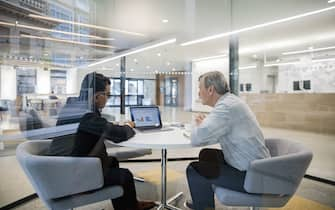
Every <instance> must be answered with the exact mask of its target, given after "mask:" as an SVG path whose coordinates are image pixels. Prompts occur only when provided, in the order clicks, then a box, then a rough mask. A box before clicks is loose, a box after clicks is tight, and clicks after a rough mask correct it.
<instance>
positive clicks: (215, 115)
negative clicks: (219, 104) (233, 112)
mask: <svg viewBox="0 0 335 210" xmlns="http://www.w3.org/2000/svg"><path fill="white" fill-rule="evenodd" d="M201 118H202V119H201ZM196 123H197V125H196V126H195V127H194V128H193V129H192V135H191V143H192V145H196V146H201V145H209V144H215V143H218V141H219V139H220V138H221V137H222V136H223V135H224V134H226V133H227V132H228V131H229V130H230V127H231V126H230V118H229V111H228V110H213V111H212V112H211V113H210V114H209V115H208V116H207V117H206V118H203V117H198V118H196Z"/></svg>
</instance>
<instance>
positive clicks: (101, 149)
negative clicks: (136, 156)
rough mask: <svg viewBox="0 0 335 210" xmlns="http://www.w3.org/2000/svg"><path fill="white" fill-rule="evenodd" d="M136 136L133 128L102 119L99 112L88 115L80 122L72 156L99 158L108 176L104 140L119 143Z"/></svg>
mask: <svg viewBox="0 0 335 210" xmlns="http://www.w3.org/2000/svg"><path fill="white" fill-rule="evenodd" d="M134 135H135V132H134V130H133V129H132V128H131V127H129V126H127V125H125V126H119V125H114V124H112V123H109V122H108V121H107V120H106V119H104V118H102V117H101V115H100V112H99V111H96V112H91V113H87V114H85V115H84V116H83V117H82V119H81V120H80V124H79V128H78V131H77V134H76V137H75V141H74V146H73V149H72V152H71V155H72V156H79V157H87V156H94V157H99V158H100V159H101V162H102V167H103V169H104V174H106V172H107V171H108V167H109V162H108V155H107V151H106V146H105V144H104V140H105V139H109V140H111V141H113V142H115V143H119V142H122V141H126V140H128V139H129V138H131V137H132V136H134Z"/></svg>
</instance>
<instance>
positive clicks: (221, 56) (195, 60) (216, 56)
mask: <svg viewBox="0 0 335 210" xmlns="http://www.w3.org/2000/svg"><path fill="white" fill-rule="evenodd" d="M225 57H227V55H226V54H223V55H215V56H209V57H203V58H195V59H192V61H193V62H198V61H204V60H210V59H214V58H225Z"/></svg>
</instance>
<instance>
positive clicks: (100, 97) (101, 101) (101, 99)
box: [95, 85, 110, 109]
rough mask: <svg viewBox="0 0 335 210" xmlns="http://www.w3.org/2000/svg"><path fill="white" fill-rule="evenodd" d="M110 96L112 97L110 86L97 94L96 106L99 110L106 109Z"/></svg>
mask: <svg viewBox="0 0 335 210" xmlns="http://www.w3.org/2000/svg"><path fill="white" fill-rule="evenodd" d="M109 95H110V85H106V88H105V91H101V92H97V93H96V94H95V106H96V107H97V108H98V109H102V108H104V107H105V105H106V103H107V100H108V96H109Z"/></svg>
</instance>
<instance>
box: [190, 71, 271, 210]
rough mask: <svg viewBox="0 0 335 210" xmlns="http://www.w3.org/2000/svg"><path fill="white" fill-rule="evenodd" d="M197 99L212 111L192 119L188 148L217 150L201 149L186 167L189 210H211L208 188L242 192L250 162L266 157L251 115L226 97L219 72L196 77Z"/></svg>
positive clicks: (239, 102)
mask: <svg viewBox="0 0 335 210" xmlns="http://www.w3.org/2000/svg"><path fill="white" fill-rule="evenodd" d="M199 98H200V99H201V102H202V104H204V105H208V106H211V107H213V110H212V111H211V112H210V113H209V114H208V116H205V115H204V114H200V115H198V116H197V117H196V119H195V123H196V126H195V127H194V128H193V129H192V135H191V142H192V145H196V146H204V145H210V144H215V143H219V144H220V145H221V150H219V149H207V148H206V149H202V150H201V151H200V154H199V160H198V161H195V162H192V163H190V164H189V165H188V167H187V171H186V173H187V180H188V185H189V188H190V192H191V197H192V201H187V202H186V205H187V206H188V207H189V208H191V209H196V210H204V209H206V210H209V209H215V205H214V191H213V189H212V185H213V184H214V185H217V186H222V187H224V188H229V189H232V190H234V191H240V192H246V191H245V190H244V188H243V185H244V179H245V174H246V170H247V169H248V166H249V164H250V162H252V161H253V160H256V159H263V158H268V157H270V153H269V151H268V149H267V148H266V146H265V143H264V137H263V134H262V131H261V129H260V126H259V124H258V122H257V120H256V117H255V115H254V114H253V112H252V111H251V110H250V108H249V107H248V105H247V104H246V103H245V102H244V101H242V100H241V99H240V98H239V97H237V96H235V95H233V94H230V93H229V87H228V84H227V82H226V80H225V77H224V75H223V74H222V73H221V72H219V71H213V72H208V73H205V74H203V75H201V76H200V77H199Z"/></svg>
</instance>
